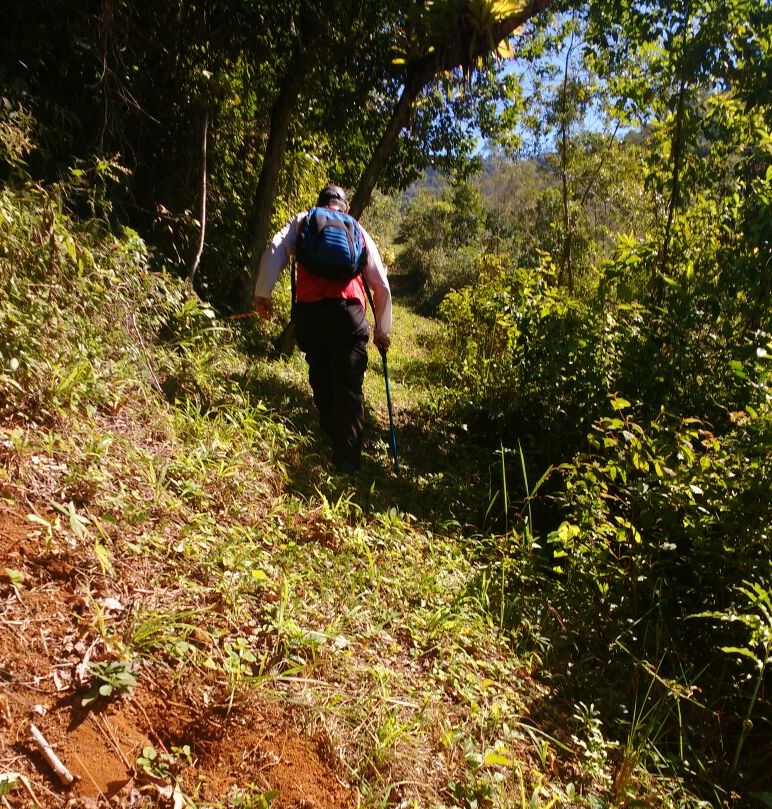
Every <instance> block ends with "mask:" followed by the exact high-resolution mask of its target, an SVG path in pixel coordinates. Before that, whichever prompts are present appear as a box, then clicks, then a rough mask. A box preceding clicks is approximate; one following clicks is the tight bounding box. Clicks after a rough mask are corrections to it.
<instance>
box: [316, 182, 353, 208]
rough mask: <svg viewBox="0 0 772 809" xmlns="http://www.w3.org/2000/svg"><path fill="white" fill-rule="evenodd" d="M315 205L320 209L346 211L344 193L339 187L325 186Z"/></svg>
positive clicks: (346, 204) (346, 203)
mask: <svg viewBox="0 0 772 809" xmlns="http://www.w3.org/2000/svg"><path fill="white" fill-rule="evenodd" d="M316 204H317V205H318V206H319V207H321V208H335V209H336V210H339V211H344V212H345V211H348V200H347V199H346V192H345V191H344V190H343V189H342V188H341V187H340V186H339V185H326V186H325V187H324V188H323V189H322V190H321V191H320V192H319V197H318V199H317V200H316Z"/></svg>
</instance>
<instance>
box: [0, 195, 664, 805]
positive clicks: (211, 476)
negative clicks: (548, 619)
mask: <svg viewBox="0 0 772 809" xmlns="http://www.w3.org/2000/svg"><path fill="white" fill-rule="evenodd" d="M34 215H35V214H34V208H32V207H30V208H29V210H28V213H27V216H28V217H29V218H34ZM57 228H58V229H59V230H61V232H62V233H67V234H70V233H71V231H72V228H73V226H72V225H71V224H70V223H68V222H67V221H65V220H64V219H60V220H57V221H56V222H55V229H57ZM72 238H76V239H82V240H83V241H84V243H85V244H86V245H88V253H87V254H88V255H93V256H100V257H101V258H100V260H99V261H97V260H96V259H95V260H94V261H93V262H92V263H91V264H89V265H88V267H84V265H83V262H82V261H81V262H80V264H78V263H75V264H73V262H72V261H71V260H70V259H68V258H67V256H66V255H64V254H63V255H61V256H59V257H58V258H57V261H58V262H59V264H58V265H57V266H58V274H57V277H56V279H55V280H56V283H55V284H53V285H52V286H51V290H52V291H51V295H50V296H49V299H50V304H49V305H50V307H51V308H55V309H56V310H57V312H60V314H59V315H58V316H57V317H56V318H55V319H54V321H53V322H52V319H51V318H49V314H50V309H49V308H47V307H46V303H45V300H46V290H47V289H48V287H46V286H45V285H44V283H45V282H43V281H41V280H39V279H38V278H36V276H35V273H34V272H32V270H30V267H32V268H34V267H37V266H38V265H39V263H40V260H41V259H40V256H39V255H38V251H39V250H42V249H43V248H44V246H40V245H38V246H37V247H36V246H35V245H34V244H27V243H25V242H24V241H23V240H22V239H19V241H18V244H17V245H16V251H17V262H16V264H13V265H12V263H10V262H9V261H7V260H6V259H0V274H1V275H2V280H3V283H4V287H5V289H6V291H7V296H6V298H5V299H4V300H3V302H2V309H1V312H2V315H3V317H4V320H2V321H1V322H3V323H5V325H6V329H7V331H6V333H5V334H4V337H3V342H2V344H1V345H0V348H1V349H2V361H3V366H2V368H3V370H2V373H1V374H0V382H1V383H2V390H3V392H4V393H5V394H6V399H5V401H6V405H5V406H4V408H3V417H4V425H3V435H4V436H5V437H6V438H5V440H4V443H3V451H2V457H1V458H0V460H1V466H0V469H1V470H2V477H1V478H0V485H2V490H3V492H4V496H5V497H6V498H8V499H10V500H17V499H18V500H21V499H27V500H31V501H34V502H35V503H37V504H39V505H40V508H41V510H43V509H45V515H44V516H41V517H39V519H40V520H41V521H42V525H41V530H43V529H45V530H46V531H47V532H48V539H47V542H49V543H50V545H51V547H52V549H53V550H54V551H56V552H58V553H66V552H67V548H68V543H70V545H71V544H72V543H73V542H76V543H80V545H81V546H84V547H85V546H86V545H87V544H88V546H89V548H90V550H91V553H90V555H84V557H83V559H81V560H80V561H79V563H78V564H79V568H80V570H81V572H84V573H85V574H86V575H87V576H90V577H102V578H103V579H106V580H109V581H112V582H116V583H117V582H121V583H122V586H123V587H125V588H126V589H127V596H128V597H129V598H128V599H127V601H128V600H130V602H131V604H132V607H131V609H127V610H125V611H124V612H123V613H121V614H120V615H119V616H117V617H115V618H113V619H111V620H110V622H109V624H108V623H107V622H105V621H104V618H103V617H102V622H101V627H100V633H101V634H102V635H103V637H104V638H105V641H106V643H107V646H108V647H111V648H113V649H114V651H115V653H116V654H118V653H120V659H121V660H126V661H128V660H133V659H138V660H141V661H143V664H144V666H145V668H144V669H143V670H144V671H148V670H150V671H154V672H155V676H157V677H159V678H162V679H167V680H172V681H175V682H183V681H186V680H188V681H190V680H195V679H197V678H198V677H199V676H203V675H206V676H208V677H212V678H214V680H215V681H216V682H217V684H218V685H219V687H220V688H221V689H222V693H223V694H224V700H225V704H226V705H227V706H228V707H229V709H230V710H231V711H238V704H239V699H238V696H239V694H242V693H246V692H250V691H251V692H253V693H259V694H260V696H261V697H262V698H273V699H278V700H282V701H284V702H287V703H291V704H294V705H297V706H300V708H301V709H302V712H303V715H304V716H305V717H306V721H307V723H308V728H309V732H310V730H311V729H317V730H318V729H319V728H323V729H324V734H325V736H326V737H327V738H330V739H332V740H333V742H334V745H335V747H336V748H337V749H339V750H342V751H344V755H342V756H341V760H342V761H343V762H344V765H345V768H346V772H347V776H348V778H349V780H350V781H351V782H352V783H354V784H356V786H357V788H358V790H359V792H360V794H361V800H362V806H363V807H372V809H374V808H375V807H386V806H400V807H409V806H416V807H418V806H421V807H437V808H438V809H439V807H443V806H449V805H450V806H460V807H469V808H470V809H472V807H483V806H485V807H491V809H495V807H500V808H501V809H503V807H511V806H531V807H551V806H604V805H611V804H610V803H608V800H610V798H609V795H610V788H609V786H608V785H609V784H610V783H612V782H613V780H614V779H613V776H614V770H613V768H614V762H613V756H612V755H611V753H613V746H612V745H611V744H610V743H608V742H607V741H606V739H605V737H604V734H603V731H602V728H601V726H600V724H599V723H598V722H596V721H595V719H594V714H592V713H591V712H590V711H589V709H588V710H585V711H584V712H583V713H582V714H580V718H579V719H575V718H574V717H572V716H571V707H570V706H563V707H562V708H561V706H560V705H559V704H558V705H552V704H551V700H552V699H553V692H552V691H551V686H550V677H549V675H550V672H549V671H541V672H540V676H539V677H538V678H537V677H536V676H535V673H536V670H537V669H538V667H539V665H540V662H541V657H540V656H539V653H540V648H539V643H540V637H539V634H538V631H537V630H538V628H537V627H527V626H526V625H525V622H523V624H522V625H521V626H519V627H518V625H517V620H516V619H517V614H518V611H521V612H522V610H520V605H521V604H522V603H523V602H522V600H521V597H520V596H518V597H516V598H513V599H512V601H511V602H508V603H506V604H505V594H504V589H507V591H510V592H511V591H512V590H513V589H517V585H520V587H521V589H523V590H524V591H527V590H528V588H533V587H534V586H535V580H534V578H533V577H534V575H535V574H534V573H533V570H529V568H527V566H525V565H524V564H523V563H522V559H521V558H520V557H519V556H518V550H517V548H518V546H519V545H520V544H521V543H520V542H519V540H518V539H517V535H516V533H515V531H514V530H513V531H508V532H507V536H505V537H504V538H503V539H502V538H500V537H498V538H494V537H491V538H490V539H487V538H486V537H485V536H482V535H480V534H479V533H475V532H479V531H480V530H481V528H480V526H482V525H483V524H484V521H485V517H486V514H487V512H488V511H489V508H490V504H491V502H492V494H491V487H492V485H493V484H492V483H491V480H492V479H493V477H494V475H495V470H496V464H497V459H496V454H495V452H492V451H491V450H490V449H488V448H485V447H478V446H475V445H474V444H473V443H472V442H471V441H469V440H468V439H467V436H466V435H465V432H464V430H463V428H462V427H460V426H458V425H449V424H447V423H446V422H444V421H443V418H442V408H441V407H440V403H441V400H442V396H443V385H444V383H443V360H442V357H443V351H444V348H445V347H444V343H443V326H442V325H441V324H440V323H438V322H436V321H433V320H429V319H426V318H424V317H421V316H419V315H417V314H415V313H414V312H413V311H411V310H410V309H409V308H408V307H407V306H403V305H401V304H400V303H399V302H397V305H396V306H395V312H394V338H395V339H394V345H393V348H392V350H391V351H390V352H389V370H390V382H391V389H392V395H393V399H394V409H395V417H396V425H397V430H398V442H399V447H400V464H401V470H400V472H399V473H397V472H395V470H394V469H393V467H392V464H391V459H390V457H389V449H388V416H387V412H386V401H385V393H384V384H383V376H382V373H381V365H380V359H379V358H378V355H377V353H376V352H375V351H374V350H372V352H371V355H370V359H371V363H370V371H369V372H368V374H367V376H366V381H365V395H366V400H367V418H368V425H369V431H368V437H367V441H366V445H365V462H364V466H363V474H362V475H361V477H360V479H359V481H358V482H357V484H356V485H352V484H350V483H349V482H348V481H346V480H341V479H339V478H337V477H335V476H334V475H331V474H330V471H329V469H328V466H327V463H326V456H327V447H326V446H325V444H324V442H323V441H322V440H321V439H320V438H319V437H318V435H317V433H316V428H315V417H314V414H313V408H312V404H311V397H310V391H309V389H308V385H307V382H306V380H305V366H304V363H303V360H302V358H301V357H300V356H299V355H298V354H297V353H296V354H295V355H293V356H292V357H290V358H289V359H286V360H270V359H267V358H264V357H247V356H246V354H245V353H244V352H243V351H241V350H240V348H239V335H238V334H236V333H234V332H231V331H230V329H229V328H226V327H224V326H222V325H221V324H218V323H215V322H213V320H212V317H211V313H210V312H209V310H208V309H207V307H205V306H204V305H202V304H201V303H200V302H198V301H196V300H194V299H191V298H190V296H189V294H188V293H187V292H186V290H185V288H184V286H183V285H182V284H181V283H178V282H175V281H173V280H172V279H167V278H163V277H161V276H158V277H153V276H149V275H148V274H145V273H144V272H143V271H142V269H141V266H138V265H127V262H128V259H127V255H128V254H129V253H131V254H132V255H135V254H136V255H137V256H138V257H139V258H138V259H135V260H138V261H139V263H140V264H141V250H139V251H138V250H137V249H136V244H135V242H134V241H131V240H130V242H131V245H128V244H124V247H120V246H119V247H116V248H114V249H113V250H112V252H111V251H110V249H108V248H107V247H105V241H104V239H103V237H99V236H93V235H89V234H78V233H75V234H74V235H73V236H72ZM107 241H109V239H107ZM84 249H85V248H84ZM85 254H86V253H84V255H85ZM119 260H120V262H121V264H120V268H119V267H118V265H117V262H118V261H119ZM25 261H26V264H25ZM100 262H103V263H104V264H105V265H106V267H107V268H106V269H105V268H104V267H102V268H100ZM111 262H112V263H111ZM119 269H120V270H121V273H122V274H121V275H120V276H119V274H118V270H119ZM25 272H26V275H25ZM63 277H66V278H67V279H68V282H69V284H70V287H69V291H68V296H69V300H72V299H77V300H78V301H79V305H78V306H77V307H70V308H69V309H68V308H67V307H65V306H64V304H65V303H66V302H67V301H65V300H57V299H56V295H58V294H61V293H60V292H57V291H56V290H60V288H61V284H60V283H59V282H60V281H61V280H62V278H63ZM118 277H120V285H119V286H117V287H116V286H111V284H112V282H113V281H114V280H115V279H116V278H118ZM41 285H42V286H41ZM33 287H34V296H33V299H34V301H35V303H34V307H32V308H31V309H30V310H29V311H27V312H26V314H27V315H28V318H27V320H26V321H23V319H21V318H20V316H19V315H20V313H24V311H25V310H24V306H25V303H24V301H25V300H26V299H27V298H28V297H29V296H32V294H33ZM108 288H109V290H110V291H109V294H108V293H107V290H108ZM136 300H145V301H147V304H146V306H143V307H142V308H141V309H140V310H139V311H135V310H134V308H133V307H134V301H136ZM64 312H69V314H68V316H66V317H65V315H64V314H63V313H64ZM113 312H119V313H120V317H119V318H118V319H117V321H116V319H115V318H114V317H111V313H113ZM35 323H37V331H36V327H35ZM33 335H36V336H34V339H33ZM54 344H56V345H57V346H58V350H57V351H54V352H52V351H51V350H50V349H51V346H52V345H54ZM25 352H26V353H25ZM15 357H19V358H21V359H20V368H21V371H17V370H16V369H15V368H14V367H13V366H12V365H11V364H10V360H11V359H12V358H15ZM32 371H34V373H32ZM498 463H500V461H499V462H498ZM488 541H489V542H491V543H492V544H494V545H496V546H497V547H498V548H499V550H500V553H499V556H500V561H501V563H500V566H499V570H498V571H496V570H494V569H493V568H492V567H489V566H487V565H485V564H483V563H482V562H481V561H480V555H479V554H475V553H474V552H473V551H474V549H475V548H478V549H479V547H481V546H482V545H483V544H484V543H485V542H488ZM529 552H530V549H529ZM505 576H506V588H505V587H504V584H505ZM529 577H530V578H529ZM528 597H531V598H535V596H534V595H530V596H529V595H528V593H527V592H525V594H524V595H523V596H522V598H528ZM505 609H507V610H509V613H508V614H507V616H506V617H507V620H506V621H505V620H504V610H505ZM510 613H511V614H510ZM505 623H506V624H507V625H508V626H510V627H514V628H512V629H510V630H508V631H503V630H504V624H505ZM531 630H533V631H531ZM122 665H123V664H122ZM126 665H128V663H126ZM572 728H573V729H574V732H575V734H576V735H575V740H574V741H572V737H571V729H572ZM582 733H583V734H584V735H582ZM590 754H591V755H590ZM628 760H629V758H628ZM625 788H626V790H627V792H629V793H630V794H633V793H634V791H635V790H636V789H637V790H638V791H639V792H642V793H644V794H645V792H646V789H647V782H646V779H645V775H642V774H640V773H637V774H636V773H635V772H632V771H630V772H626V773H625ZM658 800H659V801H660V803H659V805H661V806H663V807H664V806H667V805H668V804H667V803H665V802H663V799H661V796H660V797H658ZM629 805H632V804H629Z"/></svg>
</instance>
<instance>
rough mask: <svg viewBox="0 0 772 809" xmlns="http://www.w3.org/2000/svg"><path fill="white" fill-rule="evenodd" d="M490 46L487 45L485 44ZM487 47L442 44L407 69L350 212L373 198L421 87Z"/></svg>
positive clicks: (512, 21)
mask: <svg viewBox="0 0 772 809" xmlns="http://www.w3.org/2000/svg"><path fill="white" fill-rule="evenodd" d="M550 2H551V0H531V2H529V3H528V4H527V5H526V6H525V7H524V8H523V9H522V10H521V11H520V13H519V14H517V15H516V16H513V17H509V18H507V19H506V20H504V21H502V22H501V23H500V24H499V25H498V26H496V28H495V29H494V31H493V32H492V36H491V40H493V41H495V42H501V41H502V40H503V39H505V38H506V37H508V36H511V35H512V34H513V33H514V31H516V30H517V29H518V28H519V27H520V26H521V25H522V24H523V23H525V22H526V21H528V20H529V19H530V18H531V17H533V16H535V15H536V14H538V13H539V12H541V11H543V10H544V9H546V8H547V7H548V6H549V5H550ZM486 47H487V46H486ZM487 53H488V50H487V49H486V50H485V51H484V52H480V53H473V54H465V56H464V58H463V59H462V60H458V59H457V54H455V53H451V52H446V53H445V54H444V55H443V51H442V48H440V47H438V48H436V49H435V50H434V51H433V52H432V53H431V55H429V56H424V57H422V58H421V59H418V60H416V62H414V63H413V65H412V66H411V68H409V69H408V74H407V78H406V79H405V83H404V86H403V90H402V93H401V94H400V97H399V100H398V101H397V105H396V107H395V108H394V111H393V112H392V115H391V118H390V119H389V123H388V124H387V126H386V129H385V130H384V133H383V135H381V138H380V140H379V141H378V144H377V145H376V147H375V149H374V150H373V154H372V157H371V158H370V162H369V163H368V165H367V167H366V168H365V170H364V172H363V174H362V177H361V179H360V181H359V185H358V186H357V189H356V192H355V193H354V196H353V198H352V200H351V205H350V207H349V213H351V215H352V216H354V217H355V218H358V217H359V216H361V215H362V212H363V211H364V209H365V208H366V207H367V204H368V203H369V202H370V196H371V195H372V193H373V190H374V188H375V186H376V184H377V182H378V178H379V177H380V175H381V172H382V171H383V168H384V166H385V165H386V161H387V160H388V159H389V157H390V156H391V153H392V152H393V151H394V145H395V144H396V142H397V138H398V137H399V133H400V132H401V131H402V129H403V128H404V127H405V125H406V124H407V122H408V119H409V118H410V113H411V111H412V109H413V104H414V103H415V100H416V99H417V98H418V96H419V94H420V93H421V90H423V88H424V87H425V86H426V85H427V84H428V83H429V82H430V81H431V80H432V79H433V78H434V77H435V76H437V75H439V74H440V73H441V72H443V71H445V70H452V69H453V68H456V67H471V66H473V65H474V64H476V62H477V60H478V58H480V57H484V56H486V55H487Z"/></svg>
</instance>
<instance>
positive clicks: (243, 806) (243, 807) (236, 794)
mask: <svg viewBox="0 0 772 809" xmlns="http://www.w3.org/2000/svg"><path fill="white" fill-rule="evenodd" d="M276 795H277V792H276V791H275V790H267V791H263V790H262V789H260V787H257V786H255V785H254V784H250V785H249V786H247V787H245V788H243V789H241V788H239V787H233V789H231V791H230V794H229V795H228V803H227V805H228V806H230V807H233V809H271V804H272V803H273V799H274V798H275V797H276Z"/></svg>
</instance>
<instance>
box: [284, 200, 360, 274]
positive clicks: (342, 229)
mask: <svg viewBox="0 0 772 809" xmlns="http://www.w3.org/2000/svg"><path fill="white" fill-rule="evenodd" d="M296 257H297V260H298V262H299V263H300V264H301V265H302V266H303V267H304V268H305V269H306V270H308V272H310V273H312V274H313V275H318V276H319V277H321V278H326V279H328V280H330V281H350V280H351V279H352V278H354V277H356V276H357V275H359V273H360V272H361V271H362V267H363V266H364V263H365V261H366V259H367V247H366V245H365V237H364V234H363V233H362V229H361V228H360V227H359V223H358V222H357V221H356V219H354V217H353V216H349V215H348V214H347V213H343V211H336V210H333V209H331V208H311V210H310V211H309V212H308V214H307V215H306V219H305V222H304V223H303V226H302V228H301V229H300V233H298V242H297V249H296Z"/></svg>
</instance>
